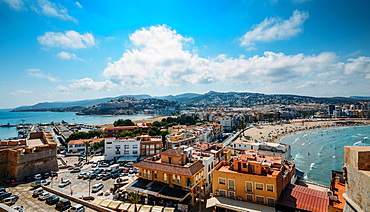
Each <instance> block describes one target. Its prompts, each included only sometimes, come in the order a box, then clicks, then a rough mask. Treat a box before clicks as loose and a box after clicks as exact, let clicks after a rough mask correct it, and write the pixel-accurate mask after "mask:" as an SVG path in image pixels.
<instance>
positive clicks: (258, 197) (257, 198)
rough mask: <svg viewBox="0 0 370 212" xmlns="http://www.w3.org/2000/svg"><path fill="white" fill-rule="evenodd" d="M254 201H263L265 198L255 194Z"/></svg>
mask: <svg viewBox="0 0 370 212" xmlns="http://www.w3.org/2000/svg"><path fill="white" fill-rule="evenodd" d="M256 202H258V203H263V204H264V203H265V198H264V197H263V196H257V195H256Z"/></svg>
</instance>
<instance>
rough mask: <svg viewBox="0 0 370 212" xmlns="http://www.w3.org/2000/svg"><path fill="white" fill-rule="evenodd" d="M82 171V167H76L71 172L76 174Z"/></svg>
mask: <svg viewBox="0 0 370 212" xmlns="http://www.w3.org/2000/svg"><path fill="white" fill-rule="evenodd" d="M80 171H81V168H80V167H75V168H73V169H72V170H71V173H76V172H80Z"/></svg>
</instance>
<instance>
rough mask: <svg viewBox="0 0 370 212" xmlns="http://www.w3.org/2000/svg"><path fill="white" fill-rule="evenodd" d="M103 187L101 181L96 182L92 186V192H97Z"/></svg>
mask: <svg viewBox="0 0 370 212" xmlns="http://www.w3.org/2000/svg"><path fill="white" fill-rule="evenodd" d="M103 187H104V184H103V183H97V184H94V185H93V186H92V192H98V191H99V190H100V189H102V188H103Z"/></svg>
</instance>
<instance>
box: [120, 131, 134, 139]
mask: <svg viewBox="0 0 370 212" xmlns="http://www.w3.org/2000/svg"><path fill="white" fill-rule="evenodd" d="M135 136H136V135H135V134H134V133H133V132H131V131H124V132H122V133H121V134H119V137H130V138H133V137H135Z"/></svg>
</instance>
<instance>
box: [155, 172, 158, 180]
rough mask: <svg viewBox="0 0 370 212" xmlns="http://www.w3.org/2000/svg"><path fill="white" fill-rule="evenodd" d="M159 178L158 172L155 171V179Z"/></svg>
mask: <svg viewBox="0 0 370 212" xmlns="http://www.w3.org/2000/svg"><path fill="white" fill-rule="evenodd" d="M157 178H158V176H157V172H156V171H154V179H157Z"/></svg>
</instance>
